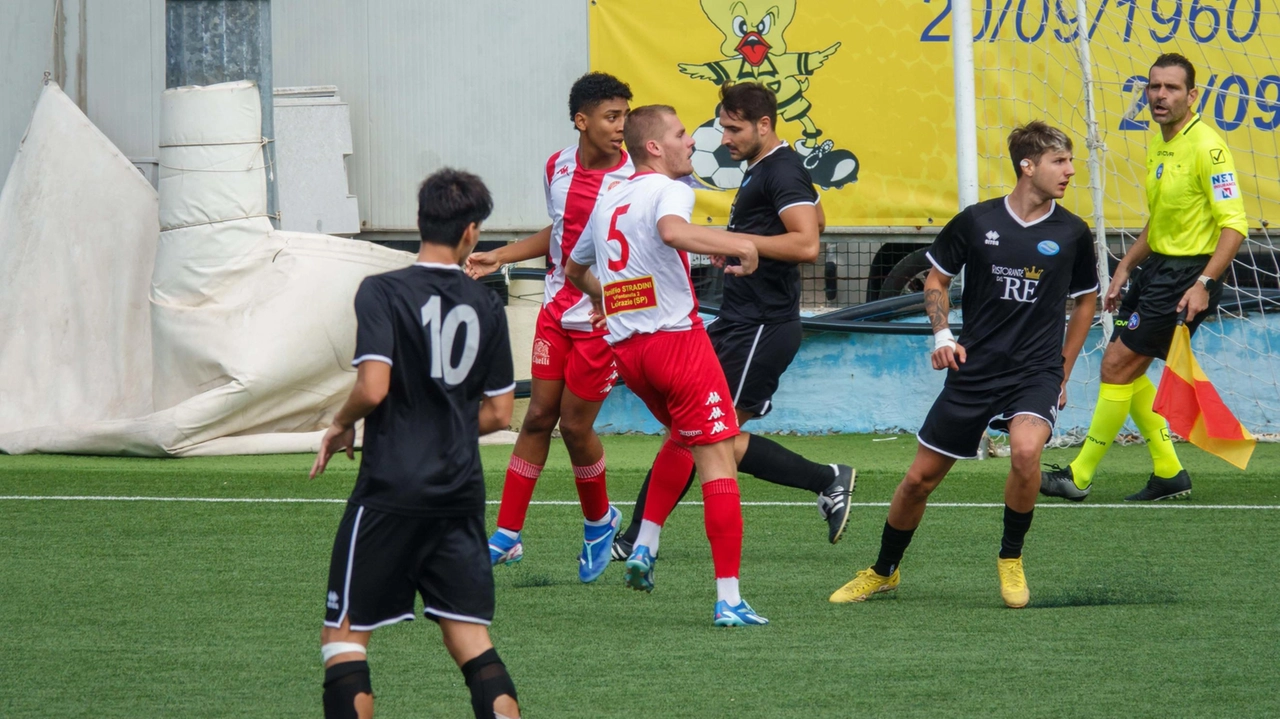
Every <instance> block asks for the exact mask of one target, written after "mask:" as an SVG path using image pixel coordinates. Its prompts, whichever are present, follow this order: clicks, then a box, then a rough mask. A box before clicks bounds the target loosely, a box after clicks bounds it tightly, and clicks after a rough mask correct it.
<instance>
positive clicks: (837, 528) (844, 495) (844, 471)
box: [818, 464, 858, 544]
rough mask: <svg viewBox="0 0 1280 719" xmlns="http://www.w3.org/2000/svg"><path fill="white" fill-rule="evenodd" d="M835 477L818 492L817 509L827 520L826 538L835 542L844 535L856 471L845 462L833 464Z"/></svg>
mask: <svg viewBox="0 0 1280 719" xmlns="http://www.w3.org/2000/svg"><path fill="white" fill-rule="evenodd" d="M831 468H832V469H834V470H835V473H836V478H835V481H833V482H832V483H831V486H830V487H827V488H826V489H824V490H822V491H821V492H819V493H818V511H819V512H822V517H823V518H824V519H826V520H827V539H828V540H829V541H830V542H831V543H832V544H835V543H836V542H839V541H840V537H842V536H844V528H845V525H846V524H848V523H849V510H850V509H852V508H853V505H852V503H851V502H850V496H851V495H852V494H853V490H854V489H855V488H856V486H857V477H858V473H857V472H856V471H855V470H854V469H853V467H850V466H848V465H845V464H833V465H831Z"/></svg>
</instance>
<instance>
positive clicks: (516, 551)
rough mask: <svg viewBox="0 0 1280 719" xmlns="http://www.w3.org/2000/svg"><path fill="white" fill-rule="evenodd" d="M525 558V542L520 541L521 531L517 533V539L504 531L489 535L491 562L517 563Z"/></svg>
mask: <svg viewBox="0 0 1280 719" xmlns="http://www.w3.org/2000/svg"><path fill="white" fill-rule="evenodd" d="M521 559H524V542H521V541H520V533H519V532H517V533H516V537H515V539H512V538H511V537H508V536H507V535H506V534H504V533H502V532H500V531H499V532H494V533H493V536H492V537H489V564H490V565H492V566H495V567H496V566H498V565H499V564H515V563H516V562H518V561H520V560H521Z"/></svg>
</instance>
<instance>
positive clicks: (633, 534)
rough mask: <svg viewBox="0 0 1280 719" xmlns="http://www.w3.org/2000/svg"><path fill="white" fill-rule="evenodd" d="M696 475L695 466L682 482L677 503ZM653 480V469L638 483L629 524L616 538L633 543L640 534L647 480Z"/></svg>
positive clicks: (647, 487)
mask: <svg viewBox="0 0 1280 719" xmlns="http://www.w3.org/2000/svg"><path fill="white" fill-rule="evenodd" d="M696 476H698V470H697V469H696V468H695V469H694V470H693V471H692V472H690V473H689V481H687V482H685V484H684V491H683V492H681V493H680V499H678V500H676V504H677V505H679V504H680V502H681V501H683V500H684V496H685V495H686V494H688V493H689V488H690V487H692V486H693V478H694V477H696ZM652 480H653V470H652V469H650V470H649V473H648V474H646V475H645V476H644V484H642V485H640V494H639V495H637V496H636V506H635V508H634V509H632V510H631V524H628V525H627V529H626V531H624V532H623V533H622V534H620V535H618V538H619V539H620V540H622V541H624V542H626V543H628V544H632V545H634V544H635V543H636V538H637V537H639V536H640V520H642V519H644V503H645V501H646V500H647V499H648V497H649V482H650V481H652Z"/></svg>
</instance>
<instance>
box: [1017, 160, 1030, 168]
mask: <svg viewBox="0 0 1280 719" xmlns="http://www.w3.org/2000/svg"><path fill="white" fill-rule="evenodd" d="M1018 164H1019V165H1022V166H1023V167H1031V160H1023V161H1022V162H1020V163H1018Z"/></svg>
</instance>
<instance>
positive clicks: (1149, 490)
mask: <svg viewBox="0 0 1280 719" xmlns="http://www.w3.org/2000/svg"><path fill="white" fill-rule="evenodd" d="M1190 496H1191V475H1189V474H1187V470H1185V469H1184V470H1182V471H1181V472H1178V473H1177V474H1175V475H1173V476H1172V477H1170V478H1169V479H1160V478H1159V477H1157V476H1155V475H1154V474H1152V475H1151V478H1150V479H1148V480H1147V486H1145V487H1143V488H1142V490H1141V491H1139V492H1137V493H1136V494H1131V495H1129V496H1128V497H1125V498H1124V501H1126V502H1159V501H1160V500H1162V499H1174V498H1177V497H1190Z"/></svg>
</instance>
